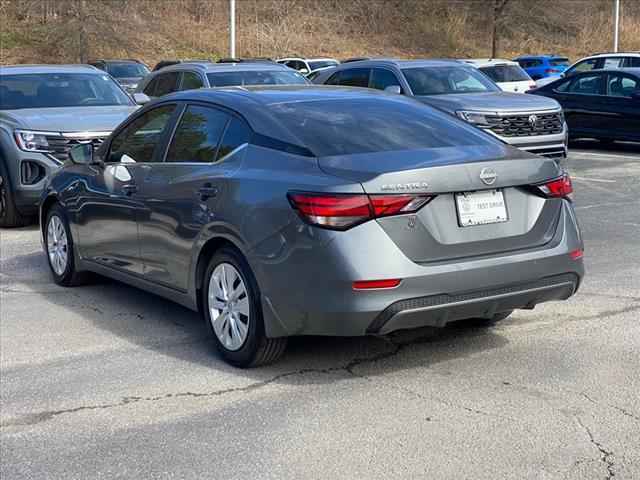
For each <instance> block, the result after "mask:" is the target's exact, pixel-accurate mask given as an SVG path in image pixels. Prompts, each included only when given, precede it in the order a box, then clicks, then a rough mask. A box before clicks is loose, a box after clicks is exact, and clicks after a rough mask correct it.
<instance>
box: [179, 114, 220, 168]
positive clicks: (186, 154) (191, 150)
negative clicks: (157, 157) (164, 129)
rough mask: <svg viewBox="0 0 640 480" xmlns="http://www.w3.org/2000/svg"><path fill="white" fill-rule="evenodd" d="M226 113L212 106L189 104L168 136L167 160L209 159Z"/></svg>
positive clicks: (211, 159)
mask: <svg viewBox="0 0 640 480" xmlns="http://www.w3.org/2000/svg"><path fill="white" fill-rule="evenodd" d="M228 121H229V115H227V114H226V113H224V112H221V111H220V110H216V109H215V108H208V107H201V106H199V105H189V106H188V107H187V109H186V110H185V112H184V114H183V115H182V118H181V119H180V123H179V124H178V128H177V129H176V133H175V134H174V136H173V140H171V145H170V146H169V152H168V153H167V159H166V161H167V162H169V163H213V162H214V161H215V159H216V152H217V150H218V143H220V137H221V136H222V133H223V132H224V129H225V127H226V125H227V122H228Z"/></svg>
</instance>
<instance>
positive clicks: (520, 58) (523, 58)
mask: <svg viewBox="0 0 640 480" xmlns="http://www.w3.org/2000/svg"><path fill="white" fill-rule="evenodd" d="M538 58H548V59H552V58H567V57H566V56H564V55H553V54H544V55H520V56H519V57H517V58H515V59H514V60H515V61H518V60H534V59H538Z"/></svg>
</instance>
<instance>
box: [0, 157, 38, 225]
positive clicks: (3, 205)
mask: <svg viewBox="0 0 640 480" xmlns="http://www.w3.org/2000/svg"><path fill="white" fill-rule="evenodd" d="M31 222H32V217H28V216H25V215H22V214H21V213H20V212H19V211H18V209H17V208H16V204H15V201H14V198H13V189H12V188H11V182H10V181H9V173H8V171H7V169H6V167H5V165H4V160H3V159H2V158H1V157H0V227H2V228H14V227H24V226H25V225H29V224H30V223H31Z"/></svg>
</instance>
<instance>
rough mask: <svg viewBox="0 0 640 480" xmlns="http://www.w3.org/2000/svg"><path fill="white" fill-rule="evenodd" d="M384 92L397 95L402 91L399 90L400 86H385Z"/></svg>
mask: <svg viewBox="0 0 640 480" xmlns="http://www.w3.org/2000/svg"><path fill="white" fill-rule="evenodd" d="M384 91H385V92H387V93H395V94H398V95H400V93H402V90H401V89H400V85H387V86H386V87H384Z"/></svg>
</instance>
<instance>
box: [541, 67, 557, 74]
mask: <svg viewBox="0 0 640 480" xmlns="http://www.w3.org/2000/svg"><path fill="white" fill-rule="evenodd" d="M544 73H549V74H551V73H560V70H556V69H555V68H547V69H546V70H545V71H544Z"/></svg>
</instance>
